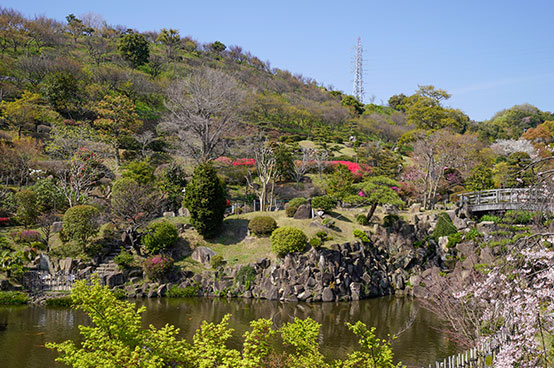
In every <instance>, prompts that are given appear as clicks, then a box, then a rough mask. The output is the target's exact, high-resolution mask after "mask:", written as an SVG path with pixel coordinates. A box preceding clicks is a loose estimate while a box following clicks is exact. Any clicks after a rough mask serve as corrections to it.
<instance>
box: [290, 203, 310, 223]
mask: <svg viewBox="0 0 554 368" xmlns="http://www.w3.org/2000/svg"><path fill="white" fill-rule="evenodd" d="M293 217H294V218H295V219H297V220H305V219H310V218H312V206H310V205H309V204H308V203H306V204H302V205H300V206H299V207H298V209H297V210H296V212H295V213H294V216H293Z"/></svg>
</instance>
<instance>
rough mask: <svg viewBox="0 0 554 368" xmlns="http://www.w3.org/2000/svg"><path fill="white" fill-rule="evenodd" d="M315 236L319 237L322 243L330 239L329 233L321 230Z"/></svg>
mask: <svg viewBox="0 0 554 368" xmlns="http://www.w3.org/2000/svg"><path fill="white" fill-rule="evenodd" d="M315 236H317V237H318V238H319V239H321V241H322V242H324V241H325V240H327V239H328V238H329V234H327V232H325V231H323V230H320V231H318V232H317V233H315Z"/></svg>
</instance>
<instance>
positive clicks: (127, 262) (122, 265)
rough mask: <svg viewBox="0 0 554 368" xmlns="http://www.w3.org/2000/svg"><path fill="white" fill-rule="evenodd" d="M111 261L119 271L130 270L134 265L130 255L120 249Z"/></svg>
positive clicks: (133, 259)
mask: <svg viewBox="0 0 554 368" xmlns="http://www.w3.org/2000/svg"><path fill="white" fill-rule="evenodd" d="M113 261H114V262H115V264H116V265H117V267H118V268H119V269H120V270H124V269H128V268H130V267H131V266H132V265H133V264H134V262H135V258H134V257H133V255H132V254H131V253H129V252H127V251H126V250H123V249H122V250H121V252H119V254H118V255H117V256H115V257H114V259H113Z"/></svg>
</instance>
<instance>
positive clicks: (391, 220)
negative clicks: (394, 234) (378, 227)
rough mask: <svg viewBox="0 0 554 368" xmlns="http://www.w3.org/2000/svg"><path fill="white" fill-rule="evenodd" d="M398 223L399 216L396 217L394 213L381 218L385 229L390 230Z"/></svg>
mask: <svg viewBox="0 0 554 368" xmlns="http://www.w3.org/2000/svg"><path fill="white" fill-rule="evenodd" d="M398 221H400V216H398V215H397V214H395V213H391V214H388V215H386V216H385V217H384V218H383V226H384V227H386V228H391V227H393V226H394V224H395V223H397V222H398Z"/></svg>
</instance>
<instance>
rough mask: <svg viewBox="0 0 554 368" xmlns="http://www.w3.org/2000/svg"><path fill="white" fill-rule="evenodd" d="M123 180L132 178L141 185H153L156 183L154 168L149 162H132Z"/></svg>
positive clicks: (126, 168) (124, 173) (127, 167)
mask: <svg viewBox="0 0 554 368" xmlns="http://www.w3.org/2000/svg"><path fill="white" fill-rule="evenodd" d="M121 176H122V177H123V178H131V179H133V180H134V181H136V182H137V183H139V184H142V185H144V184H152V183H154V181H155V176H154V167H153V166H152V165H150V163H148V161H145V160H143V161H132V162H130V163H129V164H128V165H127V166H126V167H125V171H124V172H123V174H121Z"/></svg>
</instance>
